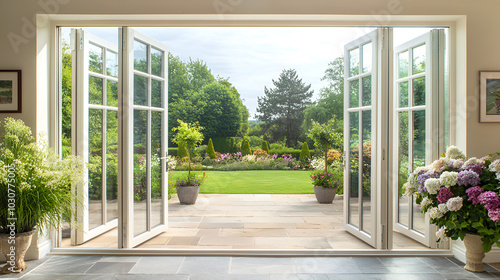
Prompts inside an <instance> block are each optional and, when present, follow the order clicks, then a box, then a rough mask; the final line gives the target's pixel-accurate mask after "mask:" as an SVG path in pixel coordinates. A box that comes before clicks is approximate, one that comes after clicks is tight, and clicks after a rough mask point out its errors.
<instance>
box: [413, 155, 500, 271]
mask: <svg viewBox="0 0 500 280" xmlns="http://www.w3.org/2000/svg"><path fill="white" fill-rule="evenodd" d="M499 155H500V154H499V153H497V155H496V156H497V157H498V156H499ZM404 187H405V194H406V195H408V196H412V195H415V196H416V202H417V203H418V204H419V205H420V207H421V210H422V212H424V213H429V216H430V223H431V224H434V225H437V226H438V228H439V230H438V231H437V233H436V236H437V238H438V242H439V241H441V240H444V239H447V238H448V237H449V238H451V239H453V240H457V239H458V238H460V239H462V240H463V241H464V244H465V247H466V260H467V261H466V265H465V269H467V270H470V271H476V272H480V271H483V270H484V269H483V264H482V259H483V258H484V255H485V254H484V253H485V252H489V251H490V250H491V247H492V245H493V244H494V243H496V244H497V246H500V241H499V240H500V196H499V192H500V159H495V158H493V154H492V155H490V156H486V157H483V158H481V159H477V158H475V157H472V158H469V159H466V158H465V156H464V154H463V153H462V151H460V150H459V149H458V148H456V147H454V146H452V147H449V148H448V149H447V151H446V153H445V154H444V155H443V157H441V158H439V159H438V160H436V161H434V162H433V163H432V164H431V165H428V166H424V167H419V168H416V169H415V170H414V171H413V172H411V173H410V174H409V176H408V181H407V182H406V183H405V186H404Z"/></svg>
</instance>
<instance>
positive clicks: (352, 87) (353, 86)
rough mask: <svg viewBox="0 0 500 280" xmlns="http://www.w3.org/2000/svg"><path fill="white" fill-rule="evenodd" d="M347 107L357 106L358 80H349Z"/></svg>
mask: <svg viewBox="0 0 500 280" xmlns="http://www.w3.org/2000/svg"><path fill="white" fill-rule="evenodd" d="M349 92H350V94H349V105H350V106H349V107H350V108H357V107H359V80H354V81H350V82H349Z"/></svg>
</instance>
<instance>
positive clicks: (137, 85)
mask: <svg viewBox="0 0 500 280" xmlns="http://www.w3.org/2000/svg"><path fill="white" fill-rule="evenodd" d="M134 104H135V105H143V106H147V105H148V79H147V78H145V77H142V76H139V75H134Z"/></svg>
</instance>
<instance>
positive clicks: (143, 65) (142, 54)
mask: <svg viewBox="0 0 500 280" xmlns="http://www.w3.org/2000/svg"><path fill="white" fill-rule="evenodd" d="M134 69H135V70H137V71H141V72H144V73H148V46H147V45H146V44H144V43H141V42H139V41H137V40H135V41H134Z"/></svg>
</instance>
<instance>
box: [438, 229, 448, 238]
mask: <svg viewBox="0 0 500 280" xmlns="http://www.w3.org/2000/svg"><path fill="white" fill-rule="evenodd" d="M446 229H447V228H446V227H445V226H442V227H441V228H440V229H439V230H438V231H437V232H436V237H437V238H438V240H441V241H447V240H448V236H446Z"/></svg>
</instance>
